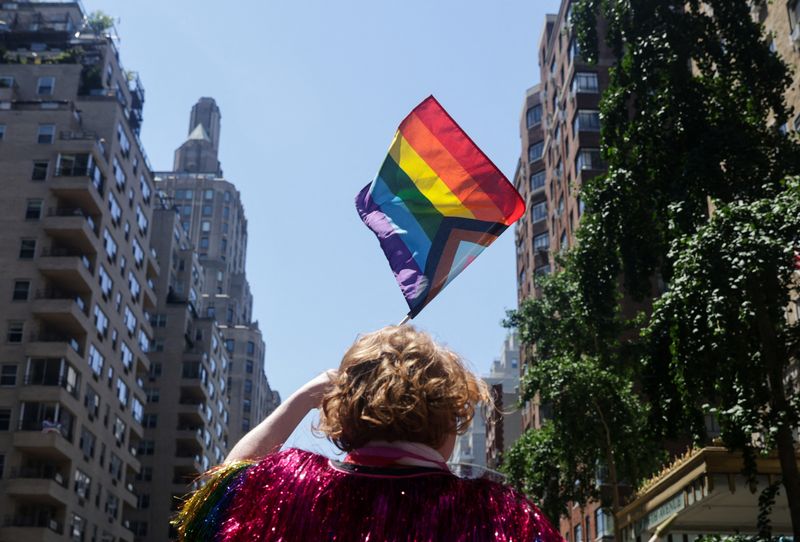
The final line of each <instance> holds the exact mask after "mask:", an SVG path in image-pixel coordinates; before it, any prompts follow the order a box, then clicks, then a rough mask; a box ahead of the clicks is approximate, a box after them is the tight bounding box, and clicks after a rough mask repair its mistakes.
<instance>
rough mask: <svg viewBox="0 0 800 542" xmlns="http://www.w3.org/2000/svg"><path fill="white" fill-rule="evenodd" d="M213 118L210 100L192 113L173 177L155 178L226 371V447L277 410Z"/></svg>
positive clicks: (234, 198) (243, 225)
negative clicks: (218, 334) (184, 244)
mask: <svg viewBox="0 0 800 542" xmlns="http://www.w3.org/2000/svg"><path fill="white" fill-rule="evenodd" d="M220 119H221V114H220V112H219V108H218V107H217V105H216V102H214V100H213V99H212V98H201V99H200V100H199V101H198V102H197V104H195V106H194V107H193V108H192V113H191V115H190V123H189V135H188V138H187V141H186V142H184V143H183V144H182V145H181V146H180V147H179V148H178V150H177V151H176V152H175V163H174V169H175V171H170V172H160V173H156V174H155V178H156V183H157V186H158V189H159V191H160V192H161V193H163V194H164V195H166V196H167V197H169V198H170V199H171V200H172V202H173V206H174V209H175V210H176V211H177V213H178V216H179V217H180V218H179V219H180V224H181V227H182V228H183V230H184V231H185V232H186V233H187V235H188V238H189V240H190V241H191V243H192V244H193V245H194V246H195V247H196V249H197V252H198V255H199V262H200V264H201V266H202V268H203V270H204V284H205V287H204V291H203V292H202V295H201V299H200V301H199V310H200V313H201V315H203V316H205V317H209V318H216V320H217V321H218V322H219V325H220V329H221V330H222V334H223V336H224V340H225V348H226V350H227V352H228V356H229V360H230V365H229V367H228V386H227V393H228V397H229V400H230V408H229V413H230V424H229V433H228V439H229V444H230V445H231V446H233V445H234V444H235V443H236V442H237V441H238V440H239V439H240V438H241V437H242V436H243V435H244V434H245V433H247V431H249V430H250V428H251V427H253V426H255V425H256V424H257V423H258V422H259V421H261V420H262V419H263V418H265V417H266V416H267V415H268V414H269V413H270V412H272V410H273V409H274V408H275V407H276V406H277V405H278V404H279V402H280V396H279V395H278V394H277V392H275V391H274V390H272V389H271V388H270V387H269V383H268V381H267V377H266V374H265V368H264V359H265V343H264V340H263V337H262V334H261V330H260V329H259V327H258V322H257V321H254V320H253V319H252V316H253V313H252V308H253V295H252V293H251V292H250V284H249V282H248V280H247V275H246V273H245V263H246V257H247V218H246V216H245V212H244V206H243V204H242V199H241V195H240V193H239V191H238V190H237V189H236V186H235V185H234V184H233V183H231V182H230V181H228V180H226V179H225V178H223V177H222V176H221V174H222V171H221V168H220V165H219V159H218V157H217V151H218V147H219V137H220Z"/></svg>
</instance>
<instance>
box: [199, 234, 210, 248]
mask: <svg viewBox="0 0 800 542" xmlns="http://www.w3.org/2000/svg"><path fill="white" fill-rule="evenodd" d="M200 248H204V249H207V248H208V237H201V238H200Z"/></svg>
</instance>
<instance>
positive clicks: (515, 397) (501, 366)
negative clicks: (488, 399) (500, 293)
mask: <svg viewBox="0 0 800 542" xmlns="http://www.w3.org/2000/svg"><path fill="white" fill-rule="evenodd" d="M483 380H484V381H485V382H486V384H488V385H489V389H490V390H491V392H492V397H493V399H494V403H495V404H494V408H493V409H491V411H488V410H487V409H484V414H485V418H486V465H487V466H488V467H490V468H492V469H497V468H498V467H499V466H500V465H501V464H502V462H503V453H504V452H505V451H506V450H508V449H509V448H510V447H511V446H512V445H513V444H514V443H515V442H516V441H517V440H518V439H519V437H520V436H521V435H522V412H521V410H520V409H519V407H518V406H517V405H518V403H519V338H518V337H517V334H516V333H509V334H508V336H506V338H505V340H504V341H503V349H502V351H501V353H500V357H499V358H497V359H495V360H494V361H493V362H492V367H491V369H490V370H489V375H488V376H486V377H484V378H483Z"/></svg>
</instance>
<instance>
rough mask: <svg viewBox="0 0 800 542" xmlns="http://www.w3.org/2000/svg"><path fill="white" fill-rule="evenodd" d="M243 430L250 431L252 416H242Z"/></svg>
mask: <svg viewBox="0 0 800 542" xmlns="http://www.w3.org/2000/svg"><path fill="white" fill-rule="evenodd" d="M242 431H250V418H242Z"/></svg>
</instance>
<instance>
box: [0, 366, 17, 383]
mask: <svg viewBox="0 0 800 542" xmlns="http://www.w3.org/2000/svg"><path fill="white" fill-rule="evenodd" d="M16 385H17V364H16V363H4V364H3V365H0V386H16Z"/></svg>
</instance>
